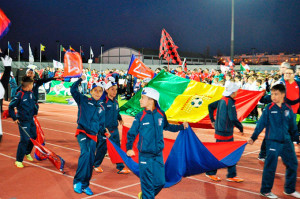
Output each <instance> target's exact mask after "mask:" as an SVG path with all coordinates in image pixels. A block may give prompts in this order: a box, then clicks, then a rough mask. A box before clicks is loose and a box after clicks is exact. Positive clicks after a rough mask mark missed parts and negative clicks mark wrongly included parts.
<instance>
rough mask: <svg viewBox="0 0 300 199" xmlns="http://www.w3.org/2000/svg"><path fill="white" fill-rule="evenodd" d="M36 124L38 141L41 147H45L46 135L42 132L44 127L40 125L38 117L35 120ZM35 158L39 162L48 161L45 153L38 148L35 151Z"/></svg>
mask: <svg viewBox="0 0 300 199" xmlns="http://www.w3.org/2000/svg"><path fill="white" fill-rule="evenodd" d="M33 120H34V124H35V126H36V135H37V137H36V141H37V142H38V143H40V144H41V145H43V146H44V145H45V134H44V131H43V130H42V127H41V125H40V122H39V121H38V119H37V117H34V118H33ZM34 157H35V159H37V160H46V159H47V156H46V155H45V154H44V153H41V152H40V151H39V150H38V149H37V148H35V150H34Z"/></svg>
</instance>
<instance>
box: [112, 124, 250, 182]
mask: <svg viewBox="0 0 300 199" xmlns="http://www.w3.org/2000/svg"><path fill="white" fill-rule="evenodd" d="M123 133H124V132H123ZM125 133H126V131H125ZM137 139H138V138H137ZM164 141H165V148H164V150H163V156H164V161H165V177H166V184H165V188H167V187H171V186H173V185H175V184H177V183H178V182H180V180H181V179H182V177H187V176H192V175H197V174H201V173H204V172H207V171H211V170H215V169H220V168H225V167H228V166H233V165H235V164H237V162H238V161H239V160H240V158H241V156H242V154H243V152H244V149H245V146H246V144H247V141H235V142H218V143H205V142H203V143H202V142H201V141H200V140H199V138H198V137H197V136H196V134H195V133H194V132H193V130H192V129H191V128H190V127H189V128H188V129H186V130H182V131H180V133H179V134H178V136H177V138H176V140H170V139H164ZM107 142H108V149H109V150H110V151H114V154H116V156H118V158H121V159H122V160H123V161H124V163H125V164H126V165H127V167H128V168H129V169H130V170H131V171H132V172H133V173H134V174H135V175H137V176H139V167H138V158H137V157H138V151H137V150H136V142H135V145H134V147H135V148H134V151H135V153H136V156H135V157H133V158H130V157H128V156H127V155H126V153H125V150H122V149H121V148H119V147H118V146H117V145H116V144H114V143H113V142H111V141H110V140H109V139H108V141H107ZM122 143H123V142H122ZM111 153H112V152H111ZM110 157H111V158H112V156H110Z"/></svg>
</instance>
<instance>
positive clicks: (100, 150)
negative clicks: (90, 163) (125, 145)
mask: <svg viewBox="0 0 300 199" xmlns="http://www.w3.org/2000/svg"><path fill="white" fill-rule="evenodd" d="M109 139H110V140H111V141H113V142H114V143H115V144H116V145H118V146H119V147H120V135H119V130H118V129H115V130H114V132H113V133H111V136H110V138H109ZM106 152H107V145H106V137H105V136H103V135H99V134H98V141H97V150H96V158H95V162H94V167H99V166H100V165H101V164H102V162H103V159H104V157H105V154H106ZM124 167H125V166H124V164H123V163H117V169H118V170H122V169H123V168H124Z"/></svg>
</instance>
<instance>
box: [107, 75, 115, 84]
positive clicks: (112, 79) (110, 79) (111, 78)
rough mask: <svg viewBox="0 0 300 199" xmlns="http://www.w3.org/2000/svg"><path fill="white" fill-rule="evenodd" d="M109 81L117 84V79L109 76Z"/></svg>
mask: <svg viewBox="0 0 300 199" xmlns="http://www.w3.org/2000/svg"><path fill="white" fill-rule="evenodd" d="M107 80H108V81H111V82H113V83H115V82H116V79H115V78H114V77H113V76H109V77H108V78H107Z"/></svg>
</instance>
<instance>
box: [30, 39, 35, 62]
mask: <svg viewBox="0 0 300 199" xmlns="http://www.w3.org/2000/svg"><path fill="white" fill-rule="evenodd" d="M33 62H34V57H33V55H32V51H31V48H30V44H29V63H31V64H32V63H33Z"/></svg>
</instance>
